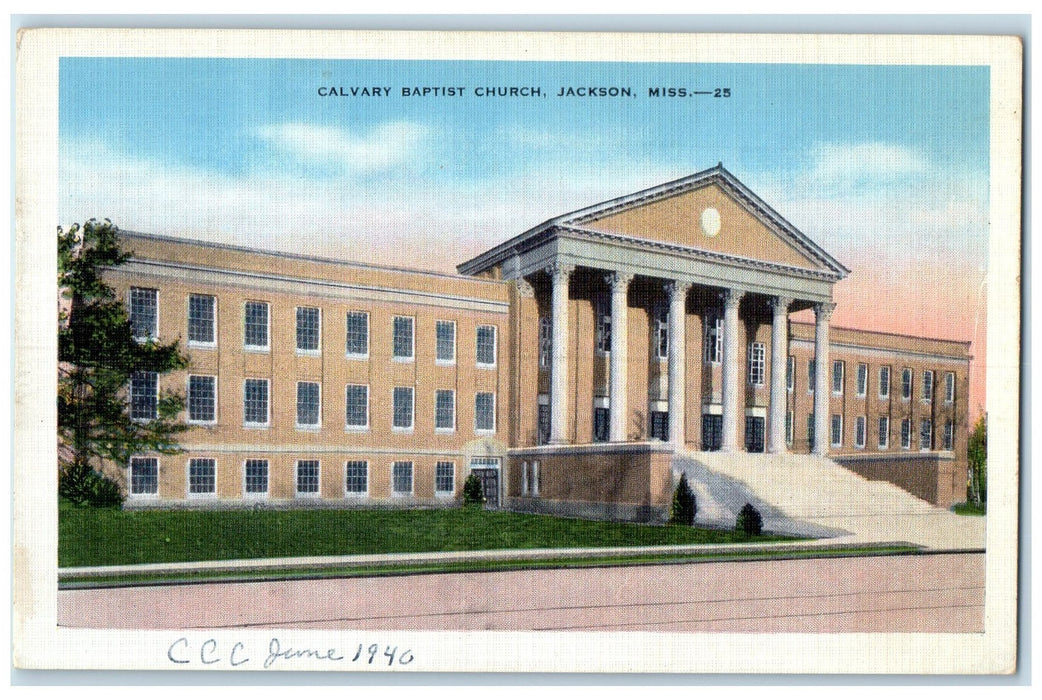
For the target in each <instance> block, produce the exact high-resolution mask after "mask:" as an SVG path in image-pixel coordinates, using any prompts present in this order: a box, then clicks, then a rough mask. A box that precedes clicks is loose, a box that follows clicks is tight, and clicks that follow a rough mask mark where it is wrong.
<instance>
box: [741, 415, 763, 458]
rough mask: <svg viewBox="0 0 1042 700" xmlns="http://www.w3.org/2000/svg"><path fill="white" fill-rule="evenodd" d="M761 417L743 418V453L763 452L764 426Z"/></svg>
mask: <svg viewBox="0 0 1042 700" xmlns="http://www.w3.org/2000/svg"><path fill="white" fill-rule="evenodd" d="M765 423H766V419H764V418H763V417H761V416H746V417H745V451H746V452H763V438H764V424H765Z"/></svg>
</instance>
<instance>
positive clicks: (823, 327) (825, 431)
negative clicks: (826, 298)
mask: <svg viewBox="0 0 1042 700" xmlns="http://www.w3.org/2000/svg"><path fill="white" fill-rule="evenodd" d="M835 308H836V305H835V304H833V303H823V304H815V305H814V320H815V326H814V454H816V455H820V456H822V457H825V456H826V455H828V453H829V442H830V441H831V440H832V435H831V431H830V430H829V427H830V426H829V393H830V392H831V391H832V387H831V386H829V319H830V318H831V317H832V310H833V309H835Z"/></svg>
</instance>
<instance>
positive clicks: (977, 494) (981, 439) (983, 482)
mask: <svg viewBox="0 0 1042 700" xmlns="http://www.w3.org/2000/svg"><path fill="white" fill-rule="evenodd" d="M969 443H970V444H969V449H968V450H967V456H968V459H969V466H970V473H969V487H968V489H967V491H968V492H969V493H968V494H967V495H968V497H969V499H970V500H971V501H973V504H974V505H975V506H977V507H980V506H981V505H983V504H985V503H987V502H988V414H987V413H984V414H981V417H980V418H978V419H977V424H976V425H974V426H973V432H971V433H970V440H969Z"/></svg>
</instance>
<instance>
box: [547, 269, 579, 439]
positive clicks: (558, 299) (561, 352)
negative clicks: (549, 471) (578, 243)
mask: <svg viewBox="0 0 1042 700" xmlns="http://www.w3.org/2000/svg"><path fill="white" fill-rule="evenodd" d="M574 269H575V268H574V266H572V265H563V264H561V263H554V265H553V266H551V267H550V269H549V272H550V275H551V276H552V278H553V288H552V291H551V295H550V309H551V310H550V313H551V314H552V318H553V328H552V331H553V343H552V351H551V360H550V443H551V444H555V445H559V444H562V443H565V442H567V441H568V439H567V436H566V433H567V432H568V278H569V277H571V274H572V270H574Z"/></svg>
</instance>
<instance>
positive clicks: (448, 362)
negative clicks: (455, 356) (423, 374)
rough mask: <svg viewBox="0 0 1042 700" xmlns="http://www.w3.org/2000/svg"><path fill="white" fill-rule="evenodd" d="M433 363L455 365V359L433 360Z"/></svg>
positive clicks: (446, 365) (442, 365)
mask: <svg viewBox="0 0 1042 700" xmlns="http://www.w3.org/2000/svg"><path fill="white" fill-rule="evenodd" d="M434 364H435V365H436V366H438V367H455V366H456V361H455V360H437V359H436V360H434Z"/></svg>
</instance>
